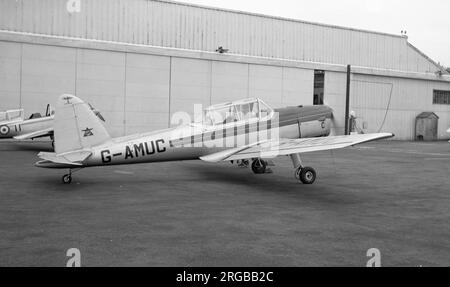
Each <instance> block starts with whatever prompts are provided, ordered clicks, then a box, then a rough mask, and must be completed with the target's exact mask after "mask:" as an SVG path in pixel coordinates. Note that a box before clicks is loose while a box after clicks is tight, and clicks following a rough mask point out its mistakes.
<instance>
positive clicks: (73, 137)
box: [54, 95, 111, 154]
mask: <svg viewBox="0 0 450 287" xmlns="http://www.w3.org/2000/svg"><path fill="white" fill-rule="evenodd" d="M54 136H55V152H56V154H61V153H66V152H71V151H75V150H80V149H86V148H90V147H93V146H96V145H99V144H102V143H104V142H106V141H108V140H110V139H111V137H110V136H109V134H108V132H107V131H106V129H105V127H104V126H103V125H102V123H101V122H100V120H99V118H98V117H97V116H96V115H95V114H94V112H93V111H92V109H91V108H90V106H89V105H88V104H87V103H85V102H83V101H82V100H81V99H79V98H77V97H75V96H72V95H62V96H61V97H59V99H58V104H57V108H56V113H55V121H54Z"/></svg>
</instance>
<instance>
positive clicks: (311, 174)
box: [296, 167, 316, 184]
mask: <svg viewBox="0 0 450 287" xmlns="http://www.w3.org/2000/svg"><path fill="white" fill-rule="evenodd" d="M297 174H298V177H299V178H300V181H301V182H302V183H303V184H313V183H314V181H316V171H315V170H314V169H313V168H312V167H303V168H299V169H298V170H297V172H296V175H297Z"/></svg>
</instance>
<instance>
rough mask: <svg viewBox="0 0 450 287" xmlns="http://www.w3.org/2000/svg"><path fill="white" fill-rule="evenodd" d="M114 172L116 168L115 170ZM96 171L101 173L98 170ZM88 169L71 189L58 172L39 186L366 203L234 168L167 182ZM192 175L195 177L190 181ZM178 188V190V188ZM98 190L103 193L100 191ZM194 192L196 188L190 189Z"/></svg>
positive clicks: (195, 169)
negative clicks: (215, 189) (231, 192)
mask: <svg viewBox="0 0 450 287" xmlns="http://www.w3.org/2000/svg"><path fill="white" fill-rule="evenodd" d="M112 168H114V167H112ZM96 169H100V168H99V167H97V168H96ZM88 170H89V169H86V170H84V171H83V170H82V171H80V172H79V173H75V174H74V175H73V177H74V180H73V182H72V183H71V184H70V185H65V184H63V183H62V182H61V177H62V175H63V174H65V173H66V172H67V171H66V170H59V172H57V173H54V174H52V175H50V174H47V175H45V176H40V177H38V178H37V179H36V180H37V182H36V183H37V184H39V186H40V187H41V188H44V189H45V190H47V192H64V193H65V192H69V193H71V192H82V193H86V192H89V193H96V192H102V193H104V192H105V188H106V190H107V191H106V192H121V190H120V189H118V188H117V187H118V186H123V187H122V188H123V190H127V191H129V190H130V189H136V190H139V188H138V187H136V186H153V187H158V186H165V187H166V188H167V189H169V190H170V188H171V187H170V186H171V185H173V186H174V188H179V185H180V184H187V185H190V183H192V184H193V185H195V184H200V183H199V182H202V183H207V184H218V185H226V184H228V185H230V188H240V187H239V186H241V188H242V192H247V193H251V194H255V193H257V194H272V195H273V194H276V195H280V196H283V197H285V196H286V197H291V198H293V199H298V200H306V201H318V202H321V203H324V204H331V205H333V204H344V205H346V204H358V202H363V201H365V198H364V196H362V197H358V196H356V197H355V196H354V194H353V195H352V194H350V193H345V192H344V193H343V192H342V191H340V190H338V189H336V188H330V186H329V184H327V183H322V184H321V183H320V182H318V183H316V184H313V185H303V184H300V183H298V182H297V181H296V179H294V178H293V177H292V178H291V177H285V176H283V177H280V175H277V174H265V175H253V174H252V171H251V170H250V169H239V168H238V167H235V166H224V165H219V166H211V165H197V164H193V165H190V166H189V173H187V174H186V175H187V176H188V178H186V175H185V176H184V177H183V178H181V177H177V176H174V177H171V178H170V180H168V178H167V176H158V175H152V176H145V175H141V174H135V175H133V176H125V177H121V176H113V177H111V176H110V174H111V173H112V172H113V169H111V167H108V168H101V172H104V173H105V176H98V177H92V176H91V175H86V174H84V173H85V172H86V171H88ZM190 174H193V176H192V177H189V175H190ZM175 186H176V187H175ZM99 187H102V190H101V191H99V190H100V189H99ZM190 188H194V189H195V187H190ZM190 188H186V189H185V190H186V192H189V189H190ZM140 192H145V193H148V194H149V196H151V194H152V192H151V190H145V191H144V190H141V191H140Z"/></svg>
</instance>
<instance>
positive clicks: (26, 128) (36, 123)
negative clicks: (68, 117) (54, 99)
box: [0, 105, 54, 140]
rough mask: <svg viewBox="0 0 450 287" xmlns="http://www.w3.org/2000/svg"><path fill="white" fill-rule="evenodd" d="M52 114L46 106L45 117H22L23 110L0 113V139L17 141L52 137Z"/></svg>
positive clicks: (33, 115) (37, 115)
mask: <svg viewBox="0 0 450 287" xmlns="http://www.w3.org/2000/svg"><path fill="white" fill-rule="evenodd" d="M53 118H54V115H53V112H52V110H51V107H50V105H47V111H46V113H45V116H41V114H40V113H34V114H32V115H31V116H30V117H29V118H28V119H25V117H24V111H23V109H17V110H8V111H6V112H1V113H0V138H15V139H19V140H25V139H35V138H40V137H51V138H52V137H53Z"/></svg>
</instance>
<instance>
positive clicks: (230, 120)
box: [36, 95, 393, 184]
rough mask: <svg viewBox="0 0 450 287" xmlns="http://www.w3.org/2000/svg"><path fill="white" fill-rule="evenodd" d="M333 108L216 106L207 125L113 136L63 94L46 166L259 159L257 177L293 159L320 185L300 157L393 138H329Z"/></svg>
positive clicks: (67, 178)
mask: <svg viewBox="0 0 450 287" xmlns="http://www.w3.org/2000/svg"><path fill="white" fill-rule="evenodd" d="M331 117H332V110H331V109H330V108H329V107H327V106H305V107H303V106H298V107H287V108H282V109H276V110H273V109H271V108H270V107H269V106H268V105H266V104H265V103H264V102H263V101H262V100H260V99H245V100H241V101H236V102H231V103H226V104H220V105H215V106H212V107H209V108H207V109H205V110H204V111H203V115H202V119H201V120H200V122H194V123H190V124H187V125H182V126H180V127H176V128H171V129H166V130H161V131H155V132H150V133H144V134H137V135H132V136H126V137H121V138H111V137H110V136H109V134H108V132H107V131H106V129H105V128H104V126H103V125H102V123H101V122H100V121H99V120H98V118H97V117H96V116H95V115H94V113H93V112H92V110H91V109H90V107H89V105H88V104H86V103H84V102H83V101H82V100H80V99H79V98H77V97H75V96H71V95H63V96H61V97H60V98H59V100H58V105H57V108H56V114H55V123H54V137H55V152H54V153H48V152H41V153H39V155H38V156H39V157H40V158H41V159H42V160H41V161H39V162H37V163H36V166H38V167H42V168H59V169H69V173H68V174H66V175H64V176H63V182H64V183H66V184H68V183H70V182H71V181H72V171H77V170H79V169H82V168H86V167H93V166H109V165H122V164H135V163H149V162H163V161H179V160H197V159H201V160H203V161H206V162H222V161H237V160H251V161H252V164H251V167H252V170H253V172H254V173H257V174H260V173H265V171H266V167H267V162H266V161H265V159H268V158H273V157H275V156H280V155H289V156H290V157H291V159H292V162H293V164H294V168H295V176H296V177H297V178H298V179H299V180H300V181H301V182H303V183H304V184H312V183H314V181H315V179H316V172H315V170H314V169H313V168H311V167H306V166H304V165H303V163H302V161H301V157H300V154H302V153H306V152H314V151H322V150H331V149H338V148H344V147H348V146H353V145H356V144H360V143H364V142H369V141H373V140H378V139H385V138H390V137H392V136H393V134H391V133H378V134H362V135H350V136H328V135H329V134H330V128H331Z"/></svg>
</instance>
